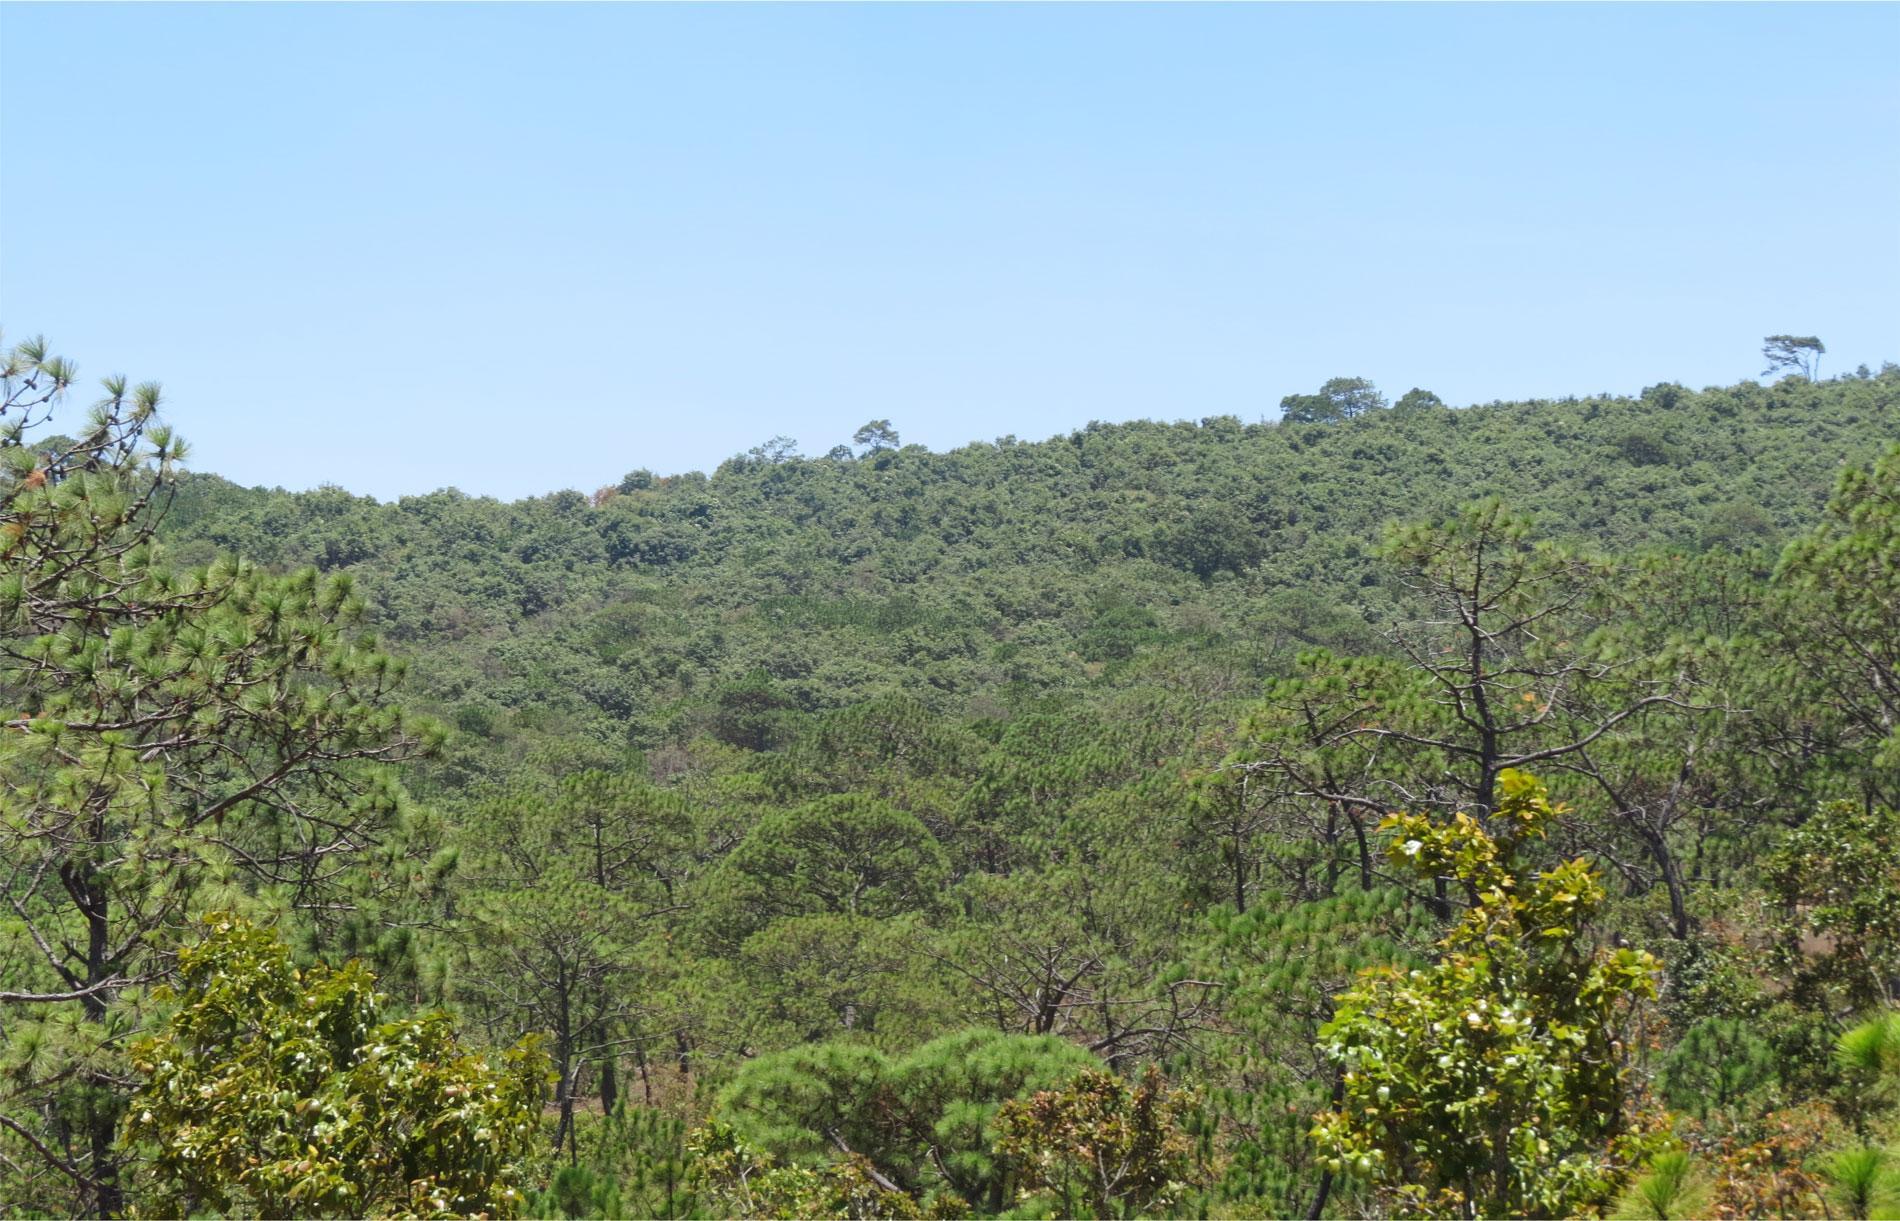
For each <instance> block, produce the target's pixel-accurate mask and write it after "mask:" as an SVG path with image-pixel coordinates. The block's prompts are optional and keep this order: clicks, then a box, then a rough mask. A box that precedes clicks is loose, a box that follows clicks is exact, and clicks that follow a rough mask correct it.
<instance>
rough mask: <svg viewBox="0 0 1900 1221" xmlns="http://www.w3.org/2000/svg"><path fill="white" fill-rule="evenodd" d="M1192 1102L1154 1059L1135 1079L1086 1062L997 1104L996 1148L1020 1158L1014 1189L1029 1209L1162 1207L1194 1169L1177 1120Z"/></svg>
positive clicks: (1187, 1183)
mask: <svg viewBox="0 0 1900 1221" xmlns="http://www.w3.org/2000/svg"><path fill="white" fill-rule="evenodd" d="M1192 1104H1193V1100H1192V1099H1191V1098H1189V1097H1187V1096H1185V1095H1183V1094H1181V1093H1179V1092H1177V1091H1171V1090H1169V1089H1168V1088H1167V1087H1166V1086H1165V1084H1164V1083H1163V1082H1162V1080H1161V1075H1160V1073H1159V1072H1157V1071H1156V1070H1155V1069H1154V1068H1153V1067H1152V1066H1151V1067H1150V1068H1149V1069H1148V1071H1147V1073H1146V1074H1145V1075H1143V1077H1142V1079H1141V1081H1140V1082H1139V1083H1138V1084H1136V1085H1134V1086H1133V1087H1130V1086H1129V1084H1128V1083H1127V1082H1126V1081H1123V1080H1122V1079H1121V1078H1119V1077H1117V1076H1115V1075H1114V1074H1112V1073H1104V1072H1099V1071H1091V1072H1085V1073H1082V1074H1080V1075H1079V1076H1077V1077H1076V1078H1075V1080H1073V1081H1071V1082H1070V1083H1068V1084H1067V1085H1066V1086H1064V1087H1063V1088H1061V1089H1059V1090H1042V1091H1040V1092H1038V1093H1036V1094H1034V1095H1032V1096H1030V1097H1028V1098H1021V1099H1017V1100H1015V1101H1012V1102H1007V1103H1005V1104H1003V1107H1002V1110H1001V1111H1000V1113H999V1114H998V1115H997V1117H996V1125H995V1126H996V1152H997V1154H998V1155H999V1156H1002V1157H1007V1158H1009V1159H1010V1160H1011V1161H1012V1162H1014V1163H1015V1164H1016V1165H1017V1166H1018V1167H1019V1168H1020V1169H1019V1177H1020V1182H1021V1186H1020V1188H1019V1189H1018V1190H1019V1195H1020V1197H1021V1198H1023V1200H1024V1201H1025V1203H1026V1204H1028V1205H1029V1208H1030V1209H1031V1210H1035V1209H1036V1206H1037V1205H1039V1204H1042V1205H1045V1206H1046V1207H1047V1208H1048V1211H1049V1214H1050V1215H1053V1216H1057V1217H1141V1216H1167V1215H1169V1214H1170V1210H1171V1209H1172V1208H1173V1207H1174V1206H1175V1205H1176V1204H1177V1203H1178V1202H1179V1201H1180V1200H1181V1199H1182V1198H1184V1197H1185V1196H1186V1195H1187V1194H1188V1193H1189V1192H1190V1190H1191V1189H1192V1188H1193V1187H1194V1186H1195V1185H1196V1182H1197V1180H1198V1179H1199V1178H1200V1177H1201V1174H1200V1168H1199V1167H1198V1166H1197V1165H1196V1164H1195V1161H1194V1157H1193V1152H1194V1146H1193V1142H1192V1141H1191V1140H1190V1139H1189V1138H1188V1135H1187V1133H1186V1131H1185V1130H1184V1128H1183V1126H1182V1119H1183V1116H1184V1114H1185V1112H1186V1111H1187V1110H1188V1109H1189V1108H1190V1107H1191V1106H1192ZM1039 1197H1040V1198H1039Z"/></svg>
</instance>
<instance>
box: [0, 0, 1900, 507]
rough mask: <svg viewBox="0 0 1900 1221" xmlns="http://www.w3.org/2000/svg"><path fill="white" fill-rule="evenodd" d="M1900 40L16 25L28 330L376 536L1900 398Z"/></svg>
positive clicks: (938, 28)
mask: <svg viewBox="0 0 1900 1221" xmlns="http://www.w3.org/2000/svg"><path fill="white" fill-rule="evenodd" d="M1897 47H1900V5H1894V4H1863V5H1848V6H1824V5H1818V4H1803V5H1798V6H1789V7H1782V6H1776V5H1743V6H1723V5H1689V6H1680V7H1677V6H1663V5H1653V6H1652V5H1639V6H1614V5H1603V6H1577V7H1573V6H1556V5H1537V6H1524V7H1515V6H1491V5H1482V6H1470V7H1437V6H1426V5H1405V6H1400V7H1385V6H1374V5H1341V6H1321V7H1308V6H1262V7H1240V6H1210V7H1190V6H1168V7H1137V6H1110V7H1095V6H1085V5H1054V6H1033V7H1005V6H977V7H937V6H908V5H906V6H889V7H832V6H806V5H790V6H774V7H748V6H730V5H727V6H712V7H673V6H633V7H620V6H605V5H580V6H569V7H556V6H551V5H549V6H533V7H514V6H504V5H483V6H477V7H459V6H453V5H425V6H418V7H402V6H377V5H337V6H328V7H301V6H293V5H220V6H207V7H172V6H159V5H150V6H147V5H137V6H130V7H119V6H108V5H70V6H68V5H60V6H54V5H45V6H41V5H8V6H6V7H5V8H4V9H3V10H0V321H3V322H4V324H5V326H6V327H7V331H8V334H9V335H10V336H12V337H16V338H17V337H19V336H21V335H24V334H30V333H34V332H44V333H45V334H46V335H47V336H48V337H49V338H50V339H52V340H53V341H54V344H55V347H56V348H57V350H59V351H61V352H63V353H65V354H67V355H69V356H71V357H73V358H74V359H76V360H77V361H78V362H79V363H80V365H81V368H82V370H83V371H85V372H87V373H90V374H104V373H109V372H115V371H123V372H125V373H128V374H130V375H132V376H133V377H135V378H157V379H159V380H162V381H163V382H164V383H165V385H166V389H167V392H168V395H169V400H170V404H171V405H170V408H169V416H170V419H171V420H172V422H174V423H175V424H177V425H178V427H179V429H180V431H181V432H183V433H184V434H185V435H186V436H188V437H189V438H191V439H192V441H193V442H194V445H195V449H196V456H195V461H194V465H195V466H196V467H197V468H198V469H202V470H214V471H217V472H219V473H222V474H225V475H228V476H230V477H232V478H235V479H238V480H241V481H243V482H246V483H267V484H282V485H285V486H289V487H307V486H312V485H315V484H318V483H324V482H334V483H340V484H342V485H344V486H346V487H348V488H351V489H352V490H356V491H363V492H369V493H373V494H375V495H378V496H385V497H387V496H394V495H401V494H405V493H410V492H421V491H428V490H430V489H433V488H436V487H440V486H445V485H454V486H457V487H460V488H462V489H463V490H465V491H469V492H479V493H492V494H496V495H502V496H516V495H524V494H531V493H539V492H543V491H548V490H552V489H555V488H560V487H570V486H571V487H578V488H581V489H584V490H585V489H591V488H593V487H596V486H599V485H600V484H603V483H608V482H612V481H614V480H616V479H617V478H618V477H619V476H620V475H621V474H622V473H623V472H625V471H627V470H629V469H631V468H634V467H640V466H645V467H650V468H652V469H654V470H657V471H661V472H672V471H678V470H686V469H695V468H698V469H710V468H711V467H712V466H713V465H715V464H716V463H718V462H719V461H720V460H721V459H722V458H724V457H726V456H729V455H731V454H733V453H735V452H737V451H740V450H743V449H746V448H748V447H750V446H753V445H756V444H758V443H760V442H762V441H764V440H765V439H767V438H768V437H771V436H773V435H774V434H788V435H790V436H792V437H795V438H797V439H798V440H799V441H800V443H801V446H800V447H801V449H803V450H804V451H805V452H807V453H822V452H824V451H825V450H826V449H828V448H830V447H831V446H833V445H835V444H838V443H840V442H844V441H847V440H848V439H849V437H850V435H851V433H852V431H853V430H854V429H855V428H856V427H857V426H858V425H859V424H861V423H863V422H864V421H865V420H867V419H870V418H873V417H889V418H890V419H891V420H892V421H893V422H894V423H895V424H896V426H897V428H898V429H899V431H900V432H901V433H902V434H903V437H904V439H905V440H906V441H915V442H922V443H925V444H928V445H930V446H932V447H935V448H945V447H949V446H954V445H958V444H962V443H964V442H966V441H971V440H988V439H992V438H994V437H997V436H1001V435H1004V434H1014V435H1016V436H1020V437H1023V438H1026V439H1027V438H1039V437H1043V436H1047V435H1050V434H1053V433H1058V432H1066V431H1067V430H1069V429H1071V428H1074V427H1077V426H1080V425H1082V424H1084V423H1086V422H1088V421H1089V420H1091V419H1106V420H1122V419H1131V418H1136V417H1144V416H1145V417H1155V418H1161V419H1178V418H1200V417H1203V416H1208V415H1216V414H1223V413H1233V414H1236V415H1240V416H1242V417H1243V418H1246V419H1250V420H1251V419H1257V418H1260V417H1262V416H1266V417H1269V418H1271V417H1272V416H1273V415H1275V414H1276V413H1277V410H1278V406H1277V405H1278V403H1279V400H1280V397H1281V396H1282V395H1285V394H1287V393H1290V392H1295V391H1301V392H1304V391H1310V390H1311V389H1313V388H1314V387H1316V386H1317V385H1318V383H1319V382H1321V381H1322V380H1324V379H1326V378H1328V377H1331V376H1335V375H1355V376H1366V377H1370V378H1372V379H1373V380H1374V381H1376V382H1377V383H1378V384H1379V385H1380V386H1381V387H1382V388H1383V389H1384V390H1386V392H1387V393H1388V394H1390V395H1392V396H1394V397H1396V396H1397V395H1398V394H1399V393H1402V392H1403V391H1404V390H1406V389H1408V388H1410V387H1411V386H1414V385H1418V386H1423V387H1425V388H1427V389H1431V390H1435V391H1437V392H1438V393H1439V394H1440V395H1442V396H1443V397H1444V398H1445V399H1446V400H1448V401H1450V402H1453V403H1460V404H1462V403H1468V402H1474V401H1485V400H1490V399H1495V398H1521V397H1532V396H1557V395H1563V394H1571V393H1577V394H1584V393H1592V392H1596V391H1602V390H1613V391H1621V392H1633V391H1635V390H1637V389H1639V388H1641V387H1642V386H1644V385H1647V384H1649V383H1653V382H1658V381H1664V380H1675V381H1682V382H1686V383H1688V384H1690V385H1698V386H1699V385H1705V384H1711V383H1728V382H1733V381H1737V380H1740V379H1742V378H1746V377H1751V376H1754V375H1755V374H1757V373H1758V372H1759V371H1760V368H1761V362H1760V359H1759V356H1758V348H1759V346H1760V341H1761V337H1762V336H1763V335H1765V334H1768V333H1771V332H1784V331H1792V332H1795V333H1799V334H1810V333H1812V334H1818V335H1820V336H1821V337H1822V338H1823V340H1825V341H1826V343H1827V345H1828V350H1829V356H1828V362H1827V365H1826V366H1825V367H1824V370H1823V371H1824V372H1827V371H1830V370H1840V369H1846V368H1852V367H1853V366H1854V365H1856V364H1858V363H1860V362H1863V361H1864V362H1867V363H1869V364H1873V365H1876V366H1877V365H1878V364H1879V363H1880V362H1881V361H1882V360H1887V359H1900V68H1897V67H1896V65H1900V52H1897V51H1896V48H1897Z"/></svg>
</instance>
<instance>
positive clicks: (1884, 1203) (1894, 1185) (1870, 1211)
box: [1821, 1145, 1900, 1221]
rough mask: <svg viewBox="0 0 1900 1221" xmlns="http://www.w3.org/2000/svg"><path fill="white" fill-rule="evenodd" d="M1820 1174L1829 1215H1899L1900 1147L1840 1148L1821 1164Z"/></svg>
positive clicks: (1871, 1220) (1862, 1219) (1867, 1220)
mask: <svg viewBox="0 0 1900 1221" xmlns="http://www.w3.org/2000/svg"><path fill="white" fill-rule="evenodd" d="M1821 1177H1822V1178H1824V1179H1825V1180H1827V1193H1826V1194H1827V1202H1828V1204H1829V1205H1830V1206H1831V1209H1830V1212H1831V1215H1838V1216H1841V1217H1847V1218H1852V1221H1875V1219H1877V1218H1878V1219H1882V1221H1884V1219H1886V1218H1892V1217H1900V1151H1896V1150H1893V1149H1877V1148H1874V1147H1872V1146H1869V1145H1863V1146H1861V1147H1859V1148H1856V1149H1842V1150H1840V1151H1839V1152H1837V1153H1835V1154H1833V1155H1832V1156H1830V1157H1828V1158H1827V1159H1826V1161H1824V1162H1823V1163H1822V1164H1821ZM1833 1210H1838V1212H1833Z"/></svg>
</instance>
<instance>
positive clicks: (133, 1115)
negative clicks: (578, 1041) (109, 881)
mask: <svg viewBox="0 0 1900 1221" xmlns="http://www.w3.org/2000/svg"><path fill="white" fill-rule="evenodd" d="M206 925H207V928H206V932H205V936H204V938H203V940H202V941H200V942H199V943H198V944H196V945H192V946H187V947H185V948H183V949H182V950H180V951H179V955H178V982H177V985H176V991H175V999H176V1001H177V1006H178V1007H177V1010H176V1012H174V1013H173V1015H172V1016H171V1018H170V1019H169V1021H168V1022H167V1023H166V1026H165V1028H164V1029H163V1030H162V1031H161V1032H160V1033H159V1034H158V1035H156V1036H154V1037H152V1038H149V1039H145V1040H141V1041H140V1042H139V1043H138V1044H137V1045H136V1046H135V1047H134V1049H133V1053H132V1054H133V1065H134V1068H135V1069H136V1070H137V1072H138V1074H139V1077H140V1084H139V1088H138V1090H137V1092H136V1093H135V1094H134V1095H133V1096H132V1099H131V1102H130V1105H129V1108H128V1118H127V1121H126V1138H127V1139H128V1140H129V1141H132V1142H134V1143H135V1144H137V1145H139V1146H142V1147H143V1148H144V1149H145V1150H146V1151H147V1152H148V1154H149V1157H148V1161H147V1171H146V1173H147V1174H149V1176H150V1178H151V1180H152V1184H151V1187H152V1189H151V1192H150V1194H149V1195H148V1196H147V1197H146V1204H145V1207H146V1208H147V1209H148V1210H149V1211H150V1212H152V1213H153V1214H156V1215H172V1216H182V1215H186V1214H188V1213H191V1212H193V1211H196V1210H200V1209H213V1210H217V1211H220V1212H229V1213H238V1214H249V1215H254V1216H278V1217H290V1216H329V1215H344V1216H387V1215H410V1214H414V1215H421V1216H474V1215H481V1214H485V1215H489V1216H508V1215H513V1214H515V1213H517V1212H518V1211H519V1210H520V1207H521V1204H522V1192H521V1184H520V1181H519V1164H520V1162H521V1160H522V1158H523V1157H524V1156H525V1155H526V1154H527V1153H528V1151H529V1149H530V1148H531V1147H532V1145H533V1143H534V1141H535V1138H536V1135H537V1131H538V1126H539V1124H538V1119H539V1109H540V1100H541V1095H542V1092H543V1085H544V1078H545V1074H546V1061H545V1058H544V1057H542V1056H541V1055H540V1053H539V1052H537V1051H536V1050H534V1048H533V1047H532V1045H531V1044H527V1043H524V1044H521V1045H518V1046H517V1047H515V1048H514V1049H512V1050H510V1051H509V1052H508V1053H507V1054H506V1055H505V1056H504V1057H503V1062H502V1064H501V1065H500V1066H497V1065H495V1064H493V1063H491V1062H490V1061H489V1060H488V1059H486V1058H485V1057H483V1056H481V1055H480V1054H478V1053H476V1052H473V1051H471V1050H469V1049H467V1048H466V1047H464V1046H463V1045H462V1044H461V1042H460V1041H459V1039H458V1037H457V1034H456V1030H455V1026H454V1023H453V1021H452V1020H451V1019H450V1018H449V1017H448V1015H446V1014H443V1013H427V1014H423V1015H421V1016H418V1017H412V1018H406V1019H402V1020H399V1021H383V1020H382V1019H381V1017H380V1016H379V1009H380V1008H381V1001H382V998H381V997H379V996H378V995H377V994H376V992H375V990H374V987H375V981H374V979H372V978H371V976H370V974H369V972H368V971H367V970H365V969H364V968H363V967H362V966H361V964H358V963H351V964H349V965H348V966H345V967H343V968H341V969H340V970H335V971H332V970H329V969H327V968H324V967H321V966H317V967H311V968H308V969H305V970H302V971H299V970H298V969H297V968H296V967H295V966H294V965H293V964H292V963H291V960H290V952H289V950H288V949H287V947H285V946H284V944H283V943H282V942H281V941H279V940H278V939H277V938H276V937H275V936H273V935H272V934H271V933H269V932H267V931H266V930H264V929H261V928H258V927H256V926H254V925H252V924H249V923H247V922H245V921H243V920H241V919H239V918H237V917H234V916H222V915H218V916H210V917H206Z"/></svg>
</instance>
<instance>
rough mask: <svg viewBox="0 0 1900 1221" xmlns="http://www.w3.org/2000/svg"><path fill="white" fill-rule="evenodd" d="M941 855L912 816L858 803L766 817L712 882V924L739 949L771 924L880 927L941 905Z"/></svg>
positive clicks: (833, 800) (865, 800)
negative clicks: (801, 919) (802, 919)
mask: <svg viewBox="0 0 1900 1221" xmlns="http://www.w3.org/2000/svg"><path fill="white" fill-rule="evenodd" d="M948 876H949V861H948V859H947V858H946V857H945V855H944V852H943V848H942V847H941V846H940V845H939V844H938V843H937V840H936V837H935V836H933V835H931V834H930V832H929V831H928V830H927V829H926V828H925V827H924V825H923V824H922V823H920V822H918V821H917V819H916V818H915V817H913V816H912V815H909V814H906V813H905V812H904V811H902V810H899V809H897V808H895V807H893V806H890V805H886V804H885V803H883V802H881V801H878V800H876V799H875V798H870V797H864V796H861V795H856V794H852V795H845V796H837V797H822V798H819V799H818V800H817V801H814V802H811V803H810V804H808V805H803V806H799V807H798V808H797V809H795V810H788V811H785V812H784V813H778V814H768V815H767V816H766V817H764V818H762V819H760V820H759V823H758V825H757V826H755V827H754V828H752V830H751V831H750V832H749V833H747V835H746V837H745V840H744V841H743V842H742V843H740V844H739V846H738V847H737V848H735V849H733V851H732V855H730V856H728V857H727V858H726V860H725V862H724V863H723V864H722V865H721V866H720V868H719V872H718V874H717V876H715V877H714V878H712V879H711V881H710V886H711V889H712V892H713V895H712V905H711V907H712V912H713V915H712V919H713V920H714V922H715V923H716V924H717V926H718V927H719V928H720V929H721V930H722V931H723V933H724V935H726V936H730V937H737V938H741V939H743V938H744V937H747V936H750V935H751V934H752V933H754V932H756V931H758V930H759V929H761V928H763V927H765V925H766V924H768V923H770V922H771V921H773V920H778V919H784V918H786V917H790V916H810V915H819V914H830V915H838V916H866V917H870V918H872V919H880V918H885V917H890V916H898V915H903V914H905V913H907V912H916V911H925V910H928V909H931V908H934V907H936V906H937V905H938V904H939V903H940V902H941V901H942V887H943V884H944V882H945V881H946V880H947V879H948Z"/></svg>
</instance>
